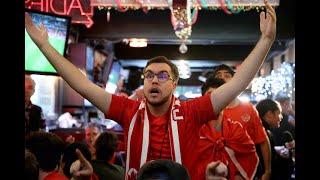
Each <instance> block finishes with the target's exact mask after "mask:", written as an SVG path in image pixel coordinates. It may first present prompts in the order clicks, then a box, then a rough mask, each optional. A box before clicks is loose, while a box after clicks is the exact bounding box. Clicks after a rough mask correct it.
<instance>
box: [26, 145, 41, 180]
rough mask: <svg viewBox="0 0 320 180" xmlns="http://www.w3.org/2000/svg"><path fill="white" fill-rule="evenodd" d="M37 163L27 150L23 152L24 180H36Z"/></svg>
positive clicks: (37, 173) (37, 174)
mask: <svg viewBox="0 0 320 180" xmlns="http://www.w3.org/2000/svg"><path fill="white" fill-rule="evenodd" d="M38 176H39V163H38V161H37V158H36V157H35V156H34V154H33V153H32V152H30V151H29V150H28V149H25V150H24V180H38Z"/></svg>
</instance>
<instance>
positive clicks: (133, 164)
mask: <svg viewBox="0 0 320 180" xmlns="http://www.w3.org/2000/svg"><path fill="white" fill-rule="evenodd" d="M265 5H266V12H264V11H263V12H261V13H260V31H261V36H260V39H259V41H258V42H257V44H256V46H255V48H254V49H253V50H252V51H251V53H250V54H249V55H248V57H247V58H246V59H245V60H244V61H243V63H242V65H241V68H240V70H239V71H238V72H237V74H236V75H235V76H234V78H233V79H232V80H230V81H229V82H227V83H225V84H224V85H222V86H221V87H219V88H218V89H217V90H215V91H213V92H212V93H211V95H208V96H201V97H198V98H194V99H192V100H189V101H181V102H180V101H179V100H178V99H177V97H175V96H174V91H175V90H176V88H177V85H178V80H179V71H178V68H177V66H176V65H175V64H174V63H173V62H172V61H170V60H168V59H167V58H166V57H165V56H157V57H154V58H151V59H150V60H149V61H148V62H147V64H146V66H145V68H144V70H143V74H142V79H143V92H144V96H145V99H143V100H142V101H135V100H132V99H129V98H124V97H119V96H117V95H113V94H110V93H109V92H107V91H105V90H104V89H102V88H100V87H99V86H97V85H95V84H94V83H92V82H91V81H90V80H89V79H88V78H87V77H86V76H85V75H84V74H83V73H82V72H81V71H80V70H79V69H78V68H77V67H76V66H75V65H73V64H72V63H71V62H70V61H68V60H67V59H66V58H65V57H64V56H62V55H61V54H60V53H59V52H57V51H56V50H55V49H54V48H53V46H52V45H51V44H50V43H49V41H48V32H47V30H46V29H45V27H44V26H43V25H41V24H40V25H39V28H38V27H37V26H35V24H34V22H33V21H32V18H31V17H30V15H29V14H28V13H25V27H26V31H27V33H28V34H29V36H30V37H31V39H32V40H33V42H35V44H36V45H37V47H38V48H39V49H40V50H41V52H43V54H44V55H45V56H46V58H47V59H48V61H49V62H50V63H51V64H52V65H53V67H54V68H55V70H57V73H58V74H59V75H60V76H61V77H62V78H63V79H64V80H65V81H66V82H67V83H68V84H69V85H70V87H72V88H73V89H74V90H75V91H76V92H78V93H79V94H80V95H82V96H83V97H84V98H85V99H87V100H89V101H90V102H91V103H92V104H93V105H94V106H95V107H97V108H98V109H100V110H101V112H103V113H104V114H105V118H107V119H112V120H114V121H116V122H118V123H119V124H120V125H121V126H122V127H123V129H124V139H125V144H126V166H125V167H126V169H125V179H135V178H136V177H137V174H138V171H139V169H140V167H142V165H143V164H144V163H146V162H148V161H151V160H155V159H172V160H174V161H176V162H177V163H180V164H182V165H184V166H185V167H186V169H187V170H188V172H189V174H190V176H191V178H193V177H194V176H196V167H195V166H196V164H197V163H196V162H197V156H196V155H195V153H194V151H195V149H196V147H197V144H198V141H199V130H200V128H201V126H202V125H203V124H205V123H207V122H208V121H210V120H212V119H216V118H217V116H218V114H219V113H220V112H221V110H223V109H224V108H225V107H226V106H227V105H228V104H229V103H230V102H231V101H232V100H233V99H235V98H236V97H237V96H238V95H239V94H240V93H241V92H243V91H244V90H245V88H246V87H247V86H248V85H249V83H250V82H251V80H252V79H253V78H254V76H255V75H256V73H257V72H258V70H259V68H260V67H261V65H262V64H263V62H264V60H265V58H266V56H267V54H268V52H269V50H270V48H271V46H272V44H273V42H274V40H275V37H276V13H275V10H274V8H273V7H272V6H271V4H270V3H269V2H268V1H265Z"/></svg>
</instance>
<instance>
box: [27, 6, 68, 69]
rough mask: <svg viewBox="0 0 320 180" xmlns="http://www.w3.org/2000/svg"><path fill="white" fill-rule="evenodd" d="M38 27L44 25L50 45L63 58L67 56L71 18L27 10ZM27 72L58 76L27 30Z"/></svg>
mask: <svg viewBox="0 0 320 180" xmlns="http://www.w3.org/2000/svg"><path fill="white" fill-rule="evenodd" d="M25 12H28V13H29V14H30V16H31V17H32V19H33V22H34V23H35V25H36V26H38V25H39V24H40V23H42V24H43V25H44V26H45V28H46V29H47V31H48V35H49V42H50V44H51V45H52V46H53V47H54V48H55V49H56V50H57V51H58V52H59V53H60V54H62V55H63V56H65V55H66V49H67V44H68V36H69V28H70V25H71V17H69V16H64V15H57V14H53V13H47V12H41V11H37V10H32V9H25ZM25 72H26V73H33V74H45V75H46V74H47V75H57V72H56V70H55V69H54V68H53V67H52V65H51V64H50V63H49V61H48V60H47V58H46V57H45V56H44V55H43V54H42V52H41V51H40V50H39V48H38V47H37V46H36V45H35V43H33V41H32V40H31V38H30V37H29V35H28V33H27V31H26V30H25Z"/></svg>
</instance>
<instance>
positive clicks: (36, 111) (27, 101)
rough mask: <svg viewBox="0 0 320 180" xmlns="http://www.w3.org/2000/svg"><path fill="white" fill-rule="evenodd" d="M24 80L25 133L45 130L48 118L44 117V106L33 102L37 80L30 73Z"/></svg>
mask: <svg viewBox="0 0 320 180" xmlns="http://www.w3.org/2000/svg"><path fill="white" fill-rule="evenodd" d="M24 80H25V84H24V91H25V95H24V108H25V116H24V123H25V134H28V133H30V132H34V131H45V129H46V120H45V118H44V115H43V111H42V108H41V107H40V106H38V105H35V104H33V103H32V102H31V96H32V95H33V94H34V92H35V87H36V82H35V81H34V80H33V79H32V78H31V77H30V75H25V76H24Z"/></svg>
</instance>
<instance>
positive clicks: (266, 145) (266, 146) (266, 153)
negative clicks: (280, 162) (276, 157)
mask: <svg viewBox="0 0 320 180" xmlns="http://www.w3.org/2000/svg"><path fill="white" fill-rule="evenodd" d="M260 149H261V153H262V157H263V164H264V168H265V172H266V171H268V172H269V173H270V172H271V147H270V141H269V138H268V137H267V139H266V141H264V142H262V143H261V144H260Z"/></svg>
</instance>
